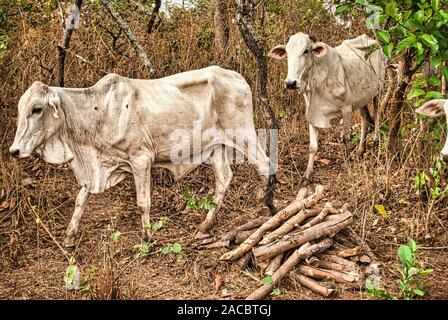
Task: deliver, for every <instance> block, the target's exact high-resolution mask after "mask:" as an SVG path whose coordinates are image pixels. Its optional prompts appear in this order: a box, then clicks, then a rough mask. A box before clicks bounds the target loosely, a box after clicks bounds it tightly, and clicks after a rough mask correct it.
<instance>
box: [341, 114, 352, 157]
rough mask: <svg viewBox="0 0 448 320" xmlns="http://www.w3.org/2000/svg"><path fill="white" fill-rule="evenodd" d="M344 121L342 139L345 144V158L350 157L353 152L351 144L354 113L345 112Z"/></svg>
mask: <svg viewBox="0 0 448 320" xmlns="http://www.w3.org/2000/svg"><path fill="white" fill-rule="evenodd" d="M342 120H343V122H344V124H343V127H342V139H343V141H344V144H345V156H346V157H347V158H348V157H350V153H351V150H352V144H351V136H350V134H351V130H352V113H351V112H343V113H342Z"/></svg>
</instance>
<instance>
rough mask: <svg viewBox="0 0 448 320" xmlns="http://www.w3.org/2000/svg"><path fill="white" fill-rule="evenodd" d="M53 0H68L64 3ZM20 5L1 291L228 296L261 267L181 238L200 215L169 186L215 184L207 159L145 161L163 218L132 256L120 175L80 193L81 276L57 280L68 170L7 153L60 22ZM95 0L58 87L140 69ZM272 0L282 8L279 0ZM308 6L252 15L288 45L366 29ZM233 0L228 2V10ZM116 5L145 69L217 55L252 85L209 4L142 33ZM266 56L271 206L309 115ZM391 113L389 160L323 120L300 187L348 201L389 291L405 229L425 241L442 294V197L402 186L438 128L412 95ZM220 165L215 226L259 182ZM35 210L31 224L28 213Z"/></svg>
mask: <svg viewBox="0 0 448 320" xmlns="http://www.w3.org/2000/svg"><path fill="white" fill-rule="evenodd" d="M58 2H59V1H58ZM61 2H63V3H64V4H67V5H68V2H70V1H61ZM8 3H9V2H8ZM10 3H12V2H10ZM30 3H32V6H31V7H30V8H31V9H29V10H28V11H27V10H25V9H20V10H19V9H17V8H15V7H14V8H12V9H10V10H9V11H5V12H7V17H8V19H9V20H8V23H9V24H10V25H9V30H11V31H10V37H11V40H10V41H9V45H10V48H9V51H8V53H7V54H6V55H5V57H4V58H3V59H0V76H1V79H2V81H1V85H0V142H1V145H0V178H1V180H0V299H112V298H120V299H221V298H223V296H222V290H223V289H226V290H227V292H228V293H229V294H230V296H229V298H244V297H245V296H247V295H248V294H249V293H250V292H251V291H252V290H254V289H255V288H257V287H258V285H259V282H258V281H257V278H258V279H260V278H261V275H260V274H258V273H257V271H256V270H249V271H245V272H241V271H240V270H238V269H236V268H235V267H234V266H232V265H231V264H229V263H226V262H222V261H219V259H218V258H219V257H220V256H221V254H222V253H224V252H225V250H226V249H219V250H202V251H201V250H196V249H193V248H192V247H191V243H192V241H193V236H194V233H195V231H196V230H197V226H198V224H199V223H201V222H202V220H203V218H204V216H205V213H203V212H197V211H194V210H188V209H186V203H185V201H184V199H182V197H181V192H182V190H183V189H184V187H185V186H188V187H189V189H190V190H191V191H194V192H196V193H197V194H198V195H199V196H200V197H202V196H206V195H211V194H212V193H213V186H214V178H213V175H212V171H211V169H210V168H208V167H207V166H206V165H203V166H201V167H199V168H197V169H196V170H195V171H193V172H192V173H190V174H189V175H188V176H186V177H185V178H183V179H182V180H180V181H174V180H173V178H172V177H171V175H170V174H169V173H168V172H167V171H164V170H162V169H156V170H154V172H153V195H152V200H153V201H152V210H151V216H152V222H156V221H158V219H160V218H161V217H168V218H169V219H168V221H167V222H166V223H165V227H164V228H163V229H161V230H159V231H158V232H157V233H156V234H155V236H154V238H153V240H154V241H155V242H156V243H155V244H154V247H153V248H152V251H151V252H150V253H149V254H148V255H146V256H144V257H140V258H138V259H135V258H134V254H135V253H136V251H135V250H134V249H133V248H134V246H135V245H136V244H140V243H141V237H140V228H141V222H140V214H139V212H138V209H137V206H136V203H135V191H134V185H133V181H132V179H131V178H129V179H126V180H125V181H123V182H122V183H120V184H119V185H118V186H116V187H114V188H112V189H110V190H108V191H107V192H105V193H103V194H100V195H94V196H92V197H91V198H90V200H89V202H88V205H87V208H86V211H85V213H84V215H83V218H82V220H81V224H80V237H79V239H78V245H77V248H76V250H75V253H74V255H75V257H76V263H77V265H78V266H79V268H80V271H81V277H82V279H83V281H85V283H84V284H83V286H82V288H81V290H77V291H67V290H66V289H65V285H64V280H63V277H64V273H65V270H66V268H67V266H68V262H67V260H66V259H65V257H64V255H63V252H62V250H61V248H59V247H58V244H60V243H62V240H63V236H64V231H65V229H66V227H67V225H68V222H69V221H70V218H71V215H72V213H73V209H74V204H75V197H76V194H77V192H78V187H77V185H76V181H75V179H74V176H73V173H72V172H71V171H70V169H69V168H67V167H66V166H60V167H56V166H52V165H49V164H46V163H44V162H43V161H42V160H41V159H39V158H37V156H33V157H32V158H31V159H28V160H25V161H16V160H14V159H12V158H11V157H10V156H9V154H8V148H9V146H10V144H11V143H12V140H13V138H14V132H15V129H16V126H15V119H16V115H17V104H18V100H19V98H20V96H21V94H23V92H25V90H26V89H27V88H28V87H29V86H30V85H31V84H32V83H33V82H34V81H36V80H40V81H43V82H44V83H46V84H48V85H57V83H58V76H59V75H58V55H59V51H58V49H57V44H59V43H60V41H61V39H62V37H63V29H62V28H61V25H62V23H63V21H62V20H61V19H59V13H58V10H57V9H56V8H54V9H52V10H50V11H48V12H46V11H45V10H44V8H40V5H39V3H40V2H39V1H36V2H33V1H30ZM45 3H46V2H45ZM86 3H87V2H86ZM95 3H96V2H95ZM95 3H94V2H91V3H90V2H89V4H88V5H87V4H86V5H85V7H83V13H82V19H83V20H82V21H83V24H82V27H81V28H80V29H79V30H76V32H74V34H73V39H72V41H71V45H70V49H71V50H72V51H73V52H74V53H76V54H80V55H81V56H83V57H85V58H86V59H88V60H90V61H92V63H93V64H94V65H95V66H96V68H92V67H91V66H90V65H87V64H85V63H83V62H82V61H80V60H79V59H77V58H76V57H72V56H69V57H67V63H66V71H65V77H66V79H65V80H66V84H67V86H70V87H88V86H91V85H93V84H94V83H96V81H98V80H99V79H100V78H101V76H102V74H101V72H100V71H99V70H98V68H99V69H101V70H106V71H107V72H114V73H118V74H121V75H125V76H128V77H132V78H141V79H145V78H147V75H146V74H145V73H144V72H143V68H142V67H141V64H140V62H139V58H138V55H137V54H136V53H135V52H134V50H133V48H132V46H130V45H129V42H128V40H127V39H126V37H125V36H124V35H120V34H119V33H118V29H117V25H116V23H115V22H114V21H113V20H112V19H111V18H110V16H109V15H108V13H107V12H106V10H104V9H101V8H97V7H96V6H95ZM280 3H281V6H280V5H277V4H280ZM319 4H320V2H319V1H302V0H291V1H281V2H280V1H279V2H275V1H272V6H269V7H267V8H266V9H262V8H260V9H259V10H258V11H257V14H256V25H257V28H259V31H260V34H261V36H262V37H263V41H265V43H264V45H265V48H266V50H269V48H272V47H273V46H274V45H277V44H281V43H286V41H287V39H288V37H289V36H290V35H292V34H294V33H295V32H298V31H304V32H307V33H309V34H314V35H316V36H318V39H319V41H324V42H326V43H328V44H329V45H332V46H336V45H338V44H340V42H341V41H342V40H343V39H349V38H354V37H356V36H358V35H360V34H362V33H367V34H370V35H371V34H372V32H371V30H366V29H365V27H364V22H363V20H362V19H361V18H362V17H358V18H359V19H358V20H359V21H358V20H357V21H354V23H353V25H352V27H351V28H350V29H344V28H342V27H340V26H337V25H335V23H334V19H333V18H332V17H331V16H330V15H329V14H328V13H327V12H326V11H325V10H322V8H320V7H318V5H319ZM198 10H199V9H198ZM201 10H202V11H201ZM232 10H233V11H232V12H230V13H229V14H231V17H232V19H233V17H234V16H235V12H234V9H232ZM17 12H18V14H16V13H17ZM123 16H124V18H125V19H126V20H127V21H128V22H129V24H130V26H131V28H132V29H133V30H134V32H135V33H136V34H137V35H138V36H139V39H140V40H141V42H142V45H143V46H144V48H145V51H146V52H148V55H149V56H150V58H151V62H153V64H154V65H155V66H156V69H157V76H160V77H161V76H166V75H170V74H175V73H178V72H181V71H186V70H191V69H198V68H202V67H205V66H209V65H213V64H218V65H220V66H223V67H225V68H227V69H232V70H235V71H237V72H239V73H241V74H242V75H243V76H244V77H245V78H246V79H247V80H248V82H249V83H250V85H251V87H252V90H253V92H254V94H255V92H256V79H257V69H256V65H255V59H253V57H252V56H251V54H250V52H249V50H247V48H246V46H245V44H244V41H243V39H242V38H241V36H240V33H239V30H238V27H237V25H236V24H234V23H231V24H230V38H229V42H228V52H226V54H225V55H224V56H220V55H218V53H217V52H216V50H215V49H214V38H213V30H212V26H213V10H210V8H208V7H207V6H204V8H203V9H200V10H199V11H197V12H196V11H193V12H191V13H188V12H187V13H186V12H177V13H176V14H175V15H173V18H172V19H169V20H167V21H165V22H163V23H161V26H160V28H159V29H158V31H157V32H154V33H153V34H151V35H147V34H146V30H145V24H144V23H143V22H144V21H145V19H146V17H145V16H144V15H143V13H141V12H138V11H136V10H124V11H123ZM0 31H1V30H0ZM117 35H118V36H117ZM268 67H269V83H268V93H269V97H270V101H271V106H272V108H273V110H274V112H276V114H277V115H278V116H279V117H280V134H279V143H280V146H279V166H278V176H277V177H278V180H279V183H278V184H277V189H276V193H275V198H276V201H277V206H279V207H280V206H282V205H285V204H286V203H289V202H290V201H291V200H293V199H294V198H295V195H296V193H297V191H298V190H299V186H300V183H301V175H302V174H303V172H304V171H305V168H306V164H307V159H308V125H307V123H306V120H305V111H304V104H303V99H302V98H301V97H299V94H298V93H297V92H291V91H286V90H284V88H283V87H282V81H283V79H284V78H285V73H286V62H285V61H282V62H274V61H272V60H269V61H268ZM255 115H256V117H255V118H256V119H255V123H256V125H257V126H258V127H264V126H265V122H264V121H263V119H262V117H261V115H260V112H259V110H258V108H257V109H256V112H255ZM354 118H355V119H354V120H355V121H354V122H353V123H354V126H353V129H354V130H353V133H352V135H353V137H354V138H355V137H356V134H357V133H358V132H359V121H358V119H357V118H358V116H357V115H355V116H354ZM402 118H403V121H402V123H403V126H402V128H401V129H402V137H401V142H402V144H401V145H400V155H401V157H400V158H399V159H397V158H391V155H390V154H388V153H387V152H386V150H385V148H384V143H382V144H381V146H380V147H379V146H377V145H374V143H373V141H372V137H370V138H369V143H368V152H367V153H366V154H365V155H364V157H362V158H358V157H357V156H355V155H353V157H351V159H350V160H346V158H345V156H344V147H343V146H342V145H341V144H340V143H339V136H340V130H341V126H340V125H339V123H338V122H336V123H335V124H334V125H333V126H332V127H331V128H330V129H326V130H321V131H320V151H319V154H318V156H319V157H320V159H317V160H316V162H315V175H314V177H313V184H312V185H311V187H314V186H315V185H316V184H317V183H320V184H323V185H326V186H328V192H327V199H328V200H331V201H332V202H333V203H334V204H335V205H338V206H339V205H342V204H344V203H346V202H347V203H349V204H350V210H351V211H352V212H353V214H354V223H353V226H352V228H353V229H354V230H355V231H356V232H357V233H358V234H359V235H360V236H361V237H362V238H363V239H364V240H365V241H366V242H367V243H368V245H369V246H370V247H371V249H372V250H373V252H374V253H375V255H376V256H377V257H378V259H379V261H380V262H381V263H382V266H381V272H382V277H383V281H384V286H385V287H386V289H387V290H388V291H389V292H391V293H392V294H394V295H398V294H399V292H398V285H397V283H396V280H397V279H399V277H400V274H399V272H398V270H397V268H398V267H399V264H400V263H399V261H398V257H397V249H398V247H399V245H400V244H404V243H407V242H408V240H409V239H410V238H412V239H415V240H416V241H417V242H418V243H420V244H422V246H423V247H422V248H421V249H420V253H421V255H420V257H419V261H420V262H421V263H422V265H424V266H425V267H426V268H432V269H434V272H433V273H431V274H430V275H428V276H427V277H426V278H425V279H426V281H427V286H426V287H425V289H424V291H425V296H424V298H425V299H446V298H448V230H447V227H448V209H447V203H448V197H446V196H445V197H444V198H443V199H441V200H440V201H437V202H436V203H435V204H434V205H430V202H429V201H428V199H427V196H425V195H427V193H429V191H428V190H426V191H425V192H423V193H422V194H421V195H420V196H419V195H417V194H416V190H415V189H414V187H413V184H414V177H415V176H416V175H417V174H418V173H420V172H421V171H425V172H428V170H429V168H430V167H432V166H434V162H435V160H434V159H435V158H433V157H436V156H437V157H438V154H439V150H437V148H439V147H440V141H443V139H444V134H442V135H441V137H438V138H434V137H432V136H430V135H429V132H430V128H429V124H428V123H429V121H419V122H418V123H417V121H416V120H415V115H414V110H413V108H412V106H409V108H407V109H406V110H404V111H403V115H402ZM386 119H388V110H385V112H384V116H383V121H384V123H383V132H385V133H386V135H387V131H388V128H387V125H386ZM443 125H445V124H443ZM444 128H445V127H444ZM439 131H442V132H444V131H443V130H439ZM384 141H385V139H383V142H384ZM442 143H443V142H442ZM397 160H398V161H397ZM232 169H233V173H234V178H233V181H232V183H231V185H230V187H229V189H228V191H227V193H226V196H225V199H224V203H223V206H222V208H221V210H220V213H219V220H218V223H217V225H216V227H215V228H214V229H213V232H214V234H216V235H218V236H219V235H222V234H224V233H226V232H228V231H229V230H232V229H233V228H235V227H236V226H239V225H241V224H243V223H244V222H246V221H247V220H249V219H251V218H254V217H257V216H258V215H260V214H266V209H265V208H263V206H262V204H261V202H260V201H258V200H256V196H255V194H256V191H257V188H262V187H263V186H262V185H261V181H260V179H258V176H257V173H256V171H255V169H254V168H252V167H251V166H250V165H249V164H243V165H235V166H232ZM446 173H447V169H445V171H444V174H445V176H444V177H443V179H442V185H441V187H443V188H444V187H445V186H446V184H447V178H446ZM327 199H323V200H322V203H323V202H324V201H326V200H327ZM375 204H382V205H384V207H385V208H386V210H387V214H386V215H381V214H378V212H376V211H375V209H374V205H375ZM36 215H37V216H38V217H39V219H40V221H41V222H42V223H41V224H37V223H36ZM116 231H120V232H121V234H122V235H121V237H120V239H119V240H118V241H116V242H114V241H112V240H111V235H112V234H113V233H114V232H116ZM50 234H51V236H50ZM173 243H179V244H181V245H182V248H183V252H184V255H183V257H182V258H180V259H177V258H176V257H175V256H173V255H171V254H170V255H163V254H162V253H160V252H159V249H160V248H161V247H164V246H166V245H167V244H173ZM217 275H221V276H222V277H223V285H222V287H221V289H220V290H219V291H216V290H215V279H216V276H217ZM330 285H331V286H334V287H335V288H336V289H337V290H336V295H335V296H334V297H332V298H333V299H367V296H366V295H365V294H363V293H361V292H359V291H351V290H349V289H348V288H344V287H343V286H339V285H335V284H330ZM279 288H280V289H281V292H282V295H281V296H279V297H274V296H272V297H271V298H272V299H321V297H320V296H319V295H317V294H314V293H312V292H310V291H309V290H308V289H306V288H303V287H301V286H300V285H299V284H298V283H297V281H296V280H295V275H294V273H292V274H291V275H290V277H288V278H287V279H285V280H283V281H282V282H281V283H280V285H279Z"/></svg>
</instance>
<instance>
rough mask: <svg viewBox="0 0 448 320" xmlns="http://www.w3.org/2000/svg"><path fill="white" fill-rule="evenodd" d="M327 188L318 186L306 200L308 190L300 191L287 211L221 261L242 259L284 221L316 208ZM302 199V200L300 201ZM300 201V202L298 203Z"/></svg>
mask: <svg viewBox="0 0 448 320" xmlns="http://www.w3.org/2000/svg"><path fill="white" fill-rule="evenodd" d="M324 191H325V188H324V186H322V185H318V186H316V192H315V193H314V194H313V195H311V196H309V197H308V198H306V196H307V195H308V189H306V188H302V189H300V190H299V195H300V197H299V196H298V197H297V198H296V201H295V202H293V203H291V204H290V205H288V206H287V207H286V208H285V209H283V210H280V211H279V212H277V214H275V216H273V217H272V218H270V219H269V220H268V221H267V222H265V223H264V224H263V225H261V227H260V228H258V229H257V231H255V232H254V233H252V234H251V236H250V237H249V238H247V239H246V241H244V242H243V243H242V244H241V245H240V246H239V247H238V248H236V249H234V250H232V251H230V252H227V253H225V254H223V255H222V256H221V258H220V260H235V259H238V258H239V257H241V256H242V255H243V254H245V253H246V252H248V251H249V250H251V249H252V248H253V247H254V246H255V245H257V244H258V242H260V240H261V238H262V237H263V235H265V234H266V233H267V232H268V231H270V230H273V229H275V228H277V227H278V226H279V225H281V224H282V222H283V221H285V220H287V219H289V218H290V217H291V216H292V215H294V214H295V213H296V212H297V211H299V210H302V209H305V208H308V207H311V206H314V205H315V204H316V202H318V201H319V200H320V199H321V198H322V197H323V196H324ZM298 199H302V200H298ZM297 200H298V201H297Z"/></svg>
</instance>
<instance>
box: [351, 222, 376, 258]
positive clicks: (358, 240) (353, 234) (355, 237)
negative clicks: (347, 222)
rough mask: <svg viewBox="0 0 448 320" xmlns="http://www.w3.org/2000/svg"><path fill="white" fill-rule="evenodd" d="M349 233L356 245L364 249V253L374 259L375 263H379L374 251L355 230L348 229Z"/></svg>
mask: <svg viewBox="0 0 448 320" xmlns="http://www.w3.org/2000/svg"><path fill="white" fill-rule="evenodd" d="M348 231H349V233H350V235H351V237H352V239H353V240H355V241H356V243H357V244H358V245H359V246H360V247H361V248H363V249H364V252H365V253H366V254H367V255H368V256H369V257H370V259H372V261H373V262H375V261H377V260H378V259H377V258H376V256H375V254H374V253H373V251H372V249H370V247H369V245H368V244H367V243H366V242H365V241H364V240H363V239H362V238H361V237H360V236H358V234H357V233H356V232H355V231H353V229H351V228H348Z"/></svg>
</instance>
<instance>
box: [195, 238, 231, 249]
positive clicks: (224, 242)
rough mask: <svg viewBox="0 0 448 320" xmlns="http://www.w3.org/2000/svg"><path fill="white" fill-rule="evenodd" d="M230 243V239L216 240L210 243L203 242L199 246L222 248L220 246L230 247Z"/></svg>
mask: <svg viewBox="0 0 448 320" xmlns="http://www.w3.org/2000/svg"><path fill="white" fill-rule="evenodd" d="M229 245H230V241H229V240H227V241H222V240H220V241H215V242H212V243H208V244H201V245H199V246H198V247H197V248H198V249H220V248H228V247H229Z"/></svg>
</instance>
